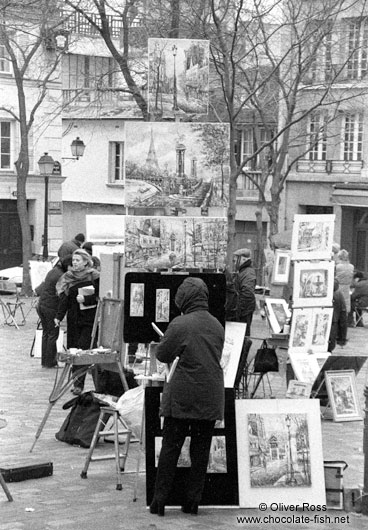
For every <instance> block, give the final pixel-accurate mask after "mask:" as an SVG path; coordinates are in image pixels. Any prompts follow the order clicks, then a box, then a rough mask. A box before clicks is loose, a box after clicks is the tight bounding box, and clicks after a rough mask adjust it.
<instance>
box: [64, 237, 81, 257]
mask: <svg viewBox="0 0 368 530" xmlns="http://www.w3.org/2000/svg"><path fill="white" fill-rule="evenodd" d="M84 241H85V237H84V234H77V235H76V236H74V238H73V239H71V240H70V241H64V243H62V244H61V245H60V247H59V250H58V256H59V258H60V259H63V258H65V257H66V256H69V255H70V254H73V252H74V251H75V250H78V248H81V246H82V245H83V243H84Z"/></svg>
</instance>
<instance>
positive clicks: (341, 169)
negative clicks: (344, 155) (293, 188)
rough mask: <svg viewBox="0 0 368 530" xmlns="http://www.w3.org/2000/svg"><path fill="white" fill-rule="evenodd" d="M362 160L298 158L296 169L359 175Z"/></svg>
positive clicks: (307, 171)
mask: <svg viewBox="0 0 368 530" xmlns="http://www.w3.org/2000/svg"><path fill="white" fill-rule="evenodd" d="M363 167H364V161H363V160H298V162H297V168H296V170H297V171H298V172H299V173H301V172H306V173H327V174H340V175H341V174H342V173H343V174H347V175H358V176H359V175H360V173H361V171H362V169H363Z"/></svg>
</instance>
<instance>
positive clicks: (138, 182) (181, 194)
mask: <svg viewBox="0 0 368 530" xmlns="http://www.w3.org/2000/svg"><path fill="white" fill-rule="evenodd" d="M125 191H126V206H128V207H139V206H142V207H168V208H169V207H177V208H182V209H183V208H184V209H185V208H186V207H198V208H208V207H210V206H211V207H212V206H217V207H226V206H227V205H228V199H229V126H228V124H223V123H179V122H170V123H166V122H161V123H157V122H151V123H147V122H140V123H137V122H128V123H127V124H126V141H125ZM168 213H170V212H169V211H168ZM198 214H200V211H198ZM196 215H197V213H196Z"/></svg>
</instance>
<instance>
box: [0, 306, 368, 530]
mask: <svg viewBox="0 0 368 530" xmlns="http://www.w3.org/2000/svg"><path fill="white" fill-rule="evenodd" d="M29 309H30V300H27V299H25V311H26V313H27V311H28V310H29ZM36 322H37V315H36V312H35V310H34V309H32V310H31V311H30V313H29V314H28V316H27V323H26V325H25V326H22V327H21V328H20V330H19V331H18V330H16V329H15V328H13V327H9V326H6V325H4V324H3V323H2V320H0V344H1V348H0V362H1V369H0V420H2V421H0V425H4V424H5V427H4V428H2V429H1V430H0V466H2V465H10V464H11V465H18V464H23V465H28V464H30V463H45V462H53V468H54V471H53V475H52V476H50V477H46V478H41V479H34V480H27V481H22V482H16V483H10V484H8V486H9V489H10V491H11V494H12V496H13V498H14V502H8V501H7V499H6V497H5V494H4V493H3V491H2V489H1V488H0V530H5V529H6V530H21V529H22V530H23V529H24V530H56V529H61V528H62V529H63V530H69V529H70V530H72V529H73V530H75V529H78V530H87V529H92V530H102V529H109V530H118V529H119V530H120V529H149V530H155V529H162V530H165V529H169V528H170V529H172V528H178V529H183V530H184V529H185V530H186V529H190V530H192V529H193V530H206V529H212V528H223V529H230V528H239V527H244V528H250V529H255V528H257V529H263V528H268V529H270V528H300V529H304V528H305V529H307V528H313V529H325V528H326V529H332V528H333V529H336V528H338V529H339V528H349V529H363V528H367V527H368V518H367V517H365V516H361V515H360V514H357V513H355V512H348V513H347V512H344V511H336V510H334V511H332V510H330V511H328V512H327V513H321V512H314V513H313V512H312V514H308V513H306V512H302V513H301V512H298V513H294V514H291V513H285V511H276V512H272V511H266V512H261V511H258V510H244V509H238V508H232V509H211V508H206V507H203V508H200V513H199V515H198V516H197V517H195V516H191V515H184V514H182V513H181V512H180V511H179V510H167V513H166V516H165V517H164V518H162V517H157V516H155V515H151V514H150V513H149V512H148V510H147V509H146V505H145V474H144V471H143V469H142V470H141V471H140V473H139V474H138V475H137V474H136V468H137V458H138V453H139V445H138V444H137V443H135V444H132V446H131V449H130V452H129V458H128V461H127V466H126V471H127V472H126V473H125V474H124V477H123V490H122V491H117V490H116V484H115V471H114V462H113V461H105V462H93V463H91V464H90V468H89V470H88V479H87V480H82V479H81V478H80V472H81V470H82V468H83V465H84V460H85V457H86V452H87V450H86V449H82V448H80V447H76V446H70V445H68V444H64V443H61V442H58V441H57V440H56V439H55V433H56V432H57V431H58V430H59V428H60V426H61V424H62V422H63V420H64V418H65V416H66V411H64V410H63V409H62V406H61V405H62V403H63V402H65V401H67V400H69V399H70V397H71V394H70V393H69V392H68V393H67V394H65V395H64V396H63V397H62V398H61V399H60V401H59V402H57V403H56V405H55V406H54V407H53V410H52V412H51V414H50V417H49V419H48V421H47V423H46V425H45V427H44V429H43V432H42V434H41V436H40V438H39V440H38V442H37V444H36V446H35V448H34V450H33V452H32V453H30V448H31V446H32V443H33V441H34V439H35V433H36V431H37V428H38V426H39V424H40V422H41V420H42V418H43V416H44V413H45V411H46V408H47V404H48V396H49V394H50V392H51V389H52V387H53V384H54V381H55V375H56V373H57V371H58V370H56V369H44V368H41V365H40V359H35V358H32V357H31V356H30V349H31V345H32V340H33V337H34V331H35V328H36ZM252 332H253V333H254V335H255V337H257V338H253V345H252V349H251V352H255V350H256V349H257V347H258V346H259V345H260V342H261V339H262V338H264V337H267V336H268V333H269V332H268V329H267V325H266V323H265V322H264V321H262V320H261V318H260V317H259V315H256V316H255V322H254V325H253V330H252ZM367 342H368V328H366V329H364V328H356V329H349V342H348V344H347V346H346V347H345V348H343V349H340V348H339V347H338V348H339V349H338V351H336V352H335V353H337V354H344V355H354V354H355V355H368V349H367ZM280 360H281V364H280V367H281V369H280V373H279V374H274V375H272V377H270V383H271V388H272V394H273V396H274V397H282V396H283V393H284V392H285V387H286V383H285V366H286V365H285V362H284V361H285V359H284V358H283V356H282V355H281V358H280ZM367 364H368V363H367ZM59 371H60V370H59ZM364 385H365V369H363V370H362V372H361V374H360V375H359V377H358V392H359V395H360V398H361V401H362V405H363V388H364ZM88 389H93V385H92V379H91V377H90V376H87V387H86V390H88ZM269 393H270V390H269V387H268V385H267V386H266V387H265V389H263V388H260V389H259V392H258V394H257V396H256V397H260V398H262V397H270V395H269ZM322 431H323V458H324V460H344V461H346V462H347V463H348V466H349V467H348V468H347V470H346V471H345V472H344V485H345V487H346V488H348V489H349V488H356V487H357V486H358V485H359V484H363V448H362V445H363V422H362V421H358V422H345V423H334V422H332V421H322ZM111 449H112V446H111V444H105V443H101V444H99V446H98V448H97V449H96V451H97V450H98V451H100V452H101V453H103V452H109V453H110V452H111ZM141 467H142V468H144V457H142V458H141ZM136 484H137V500H136V502H133V496H134V490H135V486H136ZM261 501H262V494H261V493H260V502H261ZM307 515H309V516H311V520H310V522H307V521H306V520H305V517H306V516H307ZM252 516H254V517H269V516H271V517H273V518H274V520H273V521H272V520H270V521H269V522H268V520H267V519H266V520H263V519H262V520H261V521H260V522H258V523H257V522H250V521H249V522H246V521H245V520H241V519H239V518H240V517H252ZM278 517H279V518H280V517H289V518H291V519H288V520H287V519H284V522H283V521H282V520H281V519H277V518H278ZM292 517H294V519H293V520H292ZM296 517H299V519H295V518H296ZM302 517H304V520H303V519H302ZM321 517H328V518H329V519H328V518H326V519H325V520H323V519H321ZM335 517H340V518H344V517H345V520H344V519H342V520H341V519H335ZM275 518H276V519H275ZM346 518H348V520H347V519H346Z"/></svg>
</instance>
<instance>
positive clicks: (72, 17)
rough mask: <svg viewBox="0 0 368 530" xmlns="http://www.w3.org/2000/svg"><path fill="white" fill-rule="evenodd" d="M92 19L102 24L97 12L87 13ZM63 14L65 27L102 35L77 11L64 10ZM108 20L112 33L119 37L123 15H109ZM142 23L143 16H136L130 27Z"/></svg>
mask: <svg viewBox="0 0 368 530" xmlns="http://www.w3.org/2000/svg"><path fill="white" fill-rule="evenodd" d="M87 14H88V16H89V17H90V19H91V20H92V21H93V22H95V23H96V24H98V25H100V23H101V19H100V16H99V15H98V14H96V13H87ZM61 16H62V17H63V28H64V29H65V30H68V31H70V32H72V33H76V34H78V35H88V36H94V35H100V33H99V31H98V30H97V29H96V28H95V26H94V25H93V24H91V23H90V22H89V21H88V20H86V18H85V17H84V16H83V15H82V14H81V13H77V12H71V11H66V10H63V11H62V14H61ZM106 18H107V22H108V24H109V28H110V34H111V36H112V37H114V38H119V37H120V35H121V31H122V29H123V20H122V18H121V17H118V16H114V15H107V16H106ZM141 25H142V17H140V16H136V17H135V18H134V20H133V21H132V23H131V24H130V27H133V28H134V27H140V26H141Z"/></svg>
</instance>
